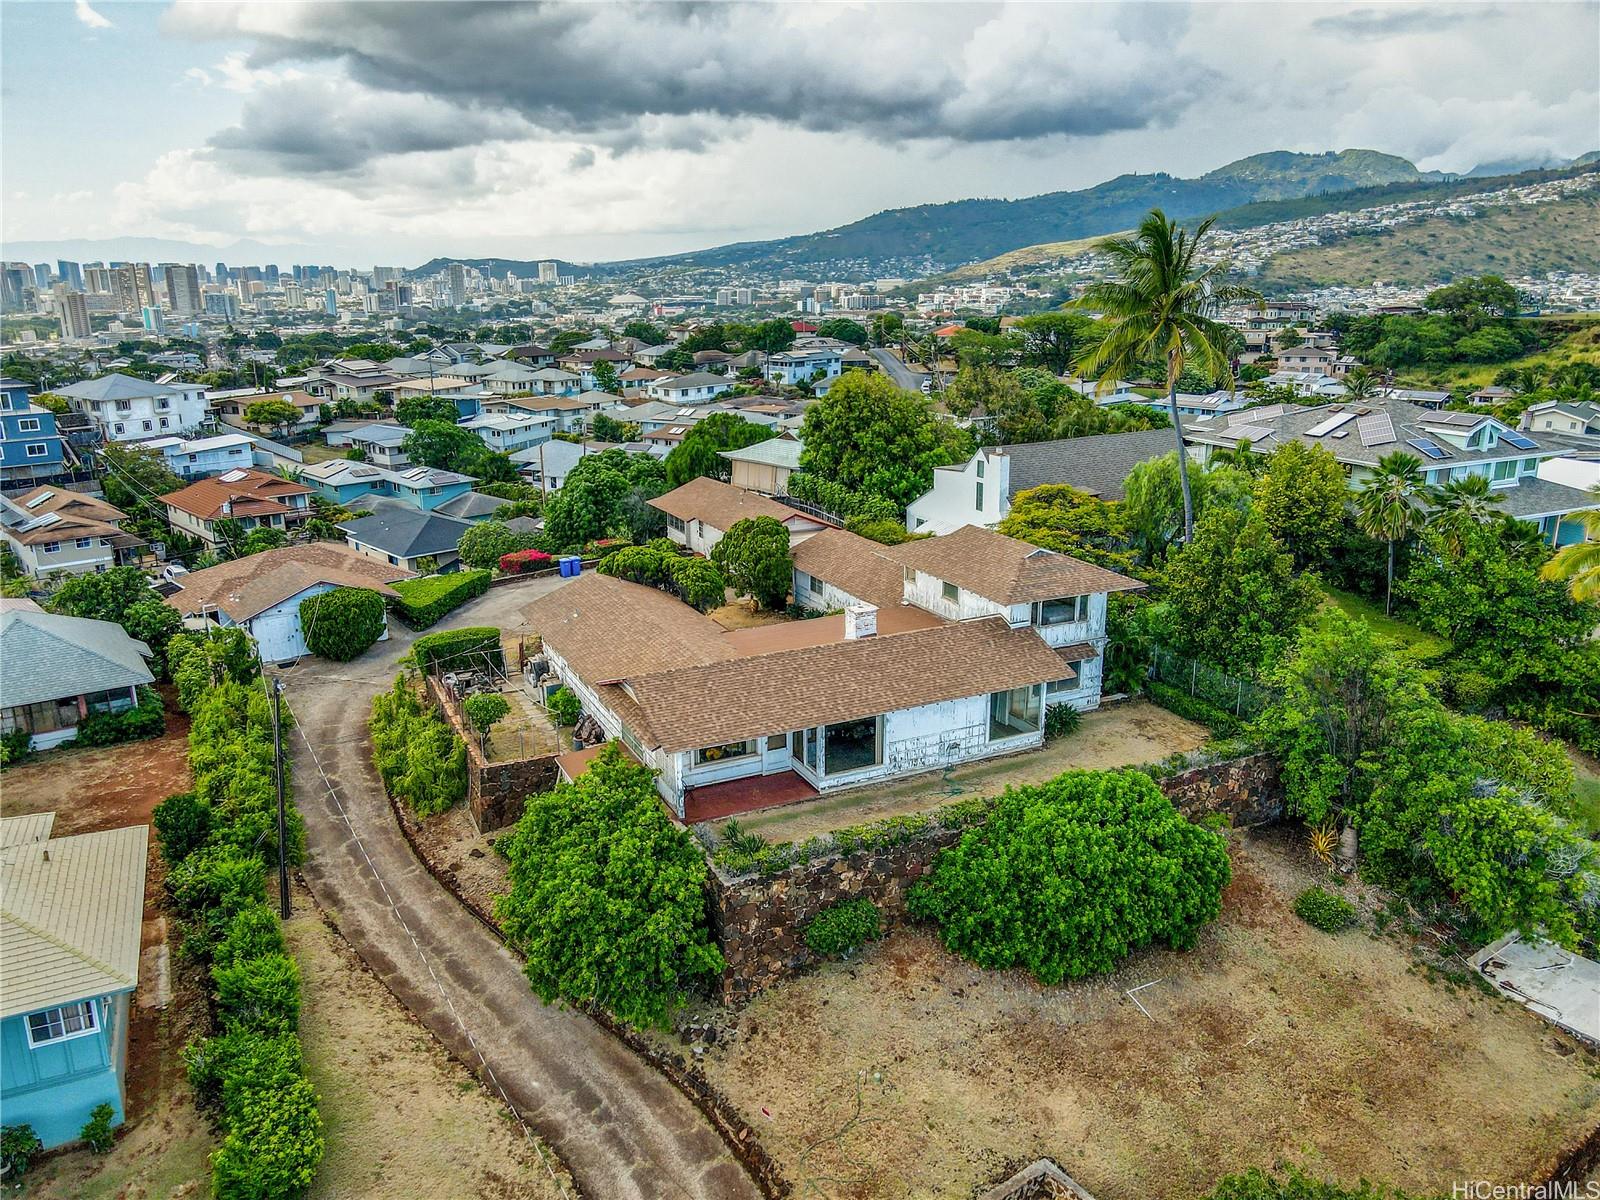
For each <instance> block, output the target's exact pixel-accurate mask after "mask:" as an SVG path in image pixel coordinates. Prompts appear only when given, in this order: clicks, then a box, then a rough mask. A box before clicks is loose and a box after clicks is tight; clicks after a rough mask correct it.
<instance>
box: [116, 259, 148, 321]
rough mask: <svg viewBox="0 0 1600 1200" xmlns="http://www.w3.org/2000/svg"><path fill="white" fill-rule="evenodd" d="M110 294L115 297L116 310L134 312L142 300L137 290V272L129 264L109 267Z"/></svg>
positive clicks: (140, 307) (139, 306)
mask: <svg viewBox="0 0 1600 1200" xmlns="http://www.w3.org/2000/svg"><path fill="white" fill-rule="evenodd" d="M111 294H112V296H113V297H115V298H116V303H117V311H118V312H125V313H136V312H138V311H139V310H140V309H142V308H143V307H144V306H145V305H144V300H143V298H142V296H141V295H140V292H139V272H138V270H137V269H136V268H135V267H133V266H131V265H124V266H120V267H112V268H111Z"/></svg>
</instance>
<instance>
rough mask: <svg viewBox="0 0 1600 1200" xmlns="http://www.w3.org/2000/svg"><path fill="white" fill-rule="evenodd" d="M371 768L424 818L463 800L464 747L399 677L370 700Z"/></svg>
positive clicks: (392, 790)
mask: <svg viewBox="0 0 1600 1200" xmlns="http://www.w3.org/2000/svg"><path fill="white" fill-rule="evenodd" d="M371 729H372V762H373V765H374V766H376V767H377V768H378V774H379V775H381V776H382V777H383V786H384V787H385V788H386V789H387V790H388V792H389V794H390V795H391V796H394V797H395V798H397V799H400V800H404V801H405V802H406V803H407V804H409V805H410V806H411V809H412V811H413V812H415V813H416V814H417V815H418V816H422V817H428V816H432V815H433V814H434V813H441V812H444V811H445V810H446V809H448V808H450V807H451V806H452V805H455V804H458V803H460V802H461V801H462V800H463V799H465V798H466V795H467V747H466V743H464V742H463V741H462V740H461V739H460V738H459V737H457V736H456V732H455V730H454V729H453V728H451V726H450V724H449V723H448V722H447V721H445V720H444V719H443V718H442V717H440V716H439V714H438V713H436V712H434V711H433V709H431V708H430V707H428V706H427V705H426V704H424V703H423V701H422V698H421V697H420V696H419V695H418V694H417V689H416V688H415V687H414V686H413V685H412V682H411V681H410V680H409V679H407V678H406V676H405V675H400V676H399V677H398V678H396V679H395V681H394V687H393V688H391V689H390V690H389V691H387V692H383V693H381V694H380V695H377V696H374V697H373V700H372V723H371Z"/></svg>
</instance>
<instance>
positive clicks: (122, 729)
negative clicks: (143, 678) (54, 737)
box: [77, 687, 167, 746]
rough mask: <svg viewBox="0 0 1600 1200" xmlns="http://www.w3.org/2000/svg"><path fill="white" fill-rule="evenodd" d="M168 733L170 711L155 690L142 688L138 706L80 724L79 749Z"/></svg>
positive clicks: (97, 715)
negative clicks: (163, 704) (80, 747)
mask: <svg viewBox="0 0 1600 1200" xmlns="http://www.w3.org/2000/svg"><path fill="white" fill-rule="evenodd" d="M166 731H167V710H166V709H165V708H164V707H163V706H162V703H161V693H160V692H158V691H156V690H155V688H150V687H145V688H140V689H139V703H138V704H136V705H134V706H133V707H132V708H129V709H125V710H123V711H122V712H99V713H90V714H89V715H88V716H86V717H85V718H84V719H83V720H82V721H80V722H78V737H77V742H78V745H80V746H114V745H116V744H117V743H118V742H132V741H136V740H138V739H139V738H153V737H160V736H161V735H162V734H163V733H165V732H166Z"/></svg>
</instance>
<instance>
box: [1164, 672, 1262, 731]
mask: <svg viewBox="0 0 1600 1200" xmlns="http://www.w3.org/2000/svg"><path fill="white" fill-rule="evenodd" d="M1144 690H1145V694H1146V695H1148V696H1149V697H1150V699H1151V700H1153V701H1155V702H1156V703H1157V704H1159V705H1160V706H1161V707H1162V708H1164V709H1166V710H1167V711H1168V712H1171V713H1177V714H1178V716H1180V717H1183V718H1185V719H1186V720H1190V721H1194V722H1195V723H1197V724H1200V725H1204V726H1205V727H1206V728H1207V729H1209V730H1211V732H1212V733H1214V734H1216V736H1217V737H1223V738H1231V737H1238V736H1239V735H1240V734H1241V733H1243V732H1244V722H1243V721H1241V720H1240V719H1239V718H1238V717H1236V716H1234V715H1233V714H1232V713H1231V712H1229V711H1228V710H1227V709H1224V708H1218V707H1217V706H1216V705H1215V704H1212V703H1210V702H1209V701H1206V700H1202V699H1200V698H1199V697H1198V696H1191V695H1189V693H1188V692H1185V691H1183V690H1182V689H1181V688H1175V687H1173V686H1172V685H1171V684H1169V683H1162V682H1160V681H1159V680H1155V679H1151V680H1149V681H1147V682H1146V683H1145V685H1144Z"/></svg>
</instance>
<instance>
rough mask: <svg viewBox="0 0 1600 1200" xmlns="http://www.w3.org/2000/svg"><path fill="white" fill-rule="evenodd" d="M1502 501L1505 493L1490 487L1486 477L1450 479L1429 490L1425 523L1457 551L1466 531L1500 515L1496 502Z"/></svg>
mask: <svg viewBox="0 0 1600 1200" xmlns="http://www.w3.org/2000/svg"><path fill="white" fill-rule="evenodd" d="M1504 502H1505V494H1504V493H1502V492H1497V491H1495V490H1494V489H1492V488H1491V487H1490V486H1489V480H1488V477H1487V476H1484V475H1468V476H1467V477H1466V478H1465V479H1452V480H1450V481H1449V482H1448V483H1446V484H1444V485H1442V486H1441V487H1437V488H1434V489H1433V490H1432V491H1430V492H1429V493H1428V506H1429V512H1428V523H1429V524H1430V525H1433V526H1434V527H1435V528H1437V529H1438V530H1439V532H1440V533H1442V534H1443V535H1444V539H1445V543H1446V545H1448V546H1449V547H1450V550H1451V553H1456V554H1458V553H1460V551H1461V543H1462V542H1463V541H1465V540H1466V537H1467V533H1468V531H1469V530H1472V529H1475V528H1477V527H1478V526H1480V525H1487V524H1488V523H1489V522H1490V521H1492V520H1494V519H1495V518H1496V517H1497V516H1499V515H1500V510H1499V509H1497V508H1495V505H1497V504H1503V503H1504Z"/></svg>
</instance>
